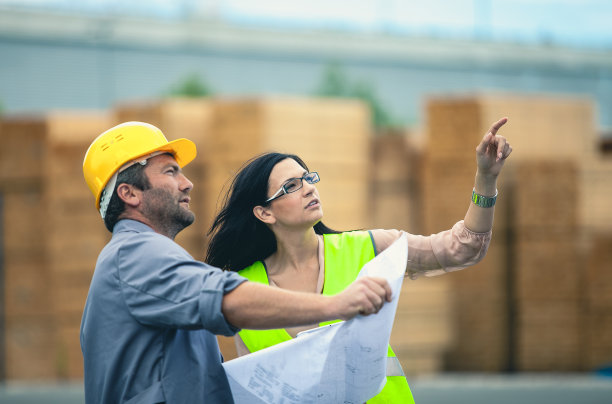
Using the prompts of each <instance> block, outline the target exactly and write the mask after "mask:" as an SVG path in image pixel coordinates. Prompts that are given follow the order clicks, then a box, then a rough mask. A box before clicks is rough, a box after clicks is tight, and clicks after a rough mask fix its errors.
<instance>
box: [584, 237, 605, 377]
mask: <svg viewBox="0 0 612 404" xmlns="http://www.w3.org/2000/svg"><path fill="white" fill-rule="evenodd" d="M590 238H591V240H590V241H591V242H590V243H589V248H588V251H587V259H586V260H585V261H586V276H585V278H586V279H585V282H584V283H585V292H586V299H585V307H584V313H583V315H584V318H585V321H584V331H585V343H584V347H583V348H584V350H585V352H584V353H583V360H584V368H585V370H597V369H601V368H609V367H610V366H611V365H612V270H611V269H612V231H609V230H608V231H607V232H598V233H594V234H592V235H591V237H590Z"/></svg>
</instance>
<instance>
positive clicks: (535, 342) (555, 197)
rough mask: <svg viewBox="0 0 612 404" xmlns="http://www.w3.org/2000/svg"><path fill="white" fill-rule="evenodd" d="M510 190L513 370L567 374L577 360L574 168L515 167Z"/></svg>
mask: <svg viewBox="0 0 612 404" xmlns="http://www.w3.org/2000/svg"><path fill="white" fill-rule="evenodd" d="M513 168H514V174H515V176H516V179H517V181H516V183H515V185H514V187H513V190H512V197H513V204H512V206H513V213H512V216H513V223H514V240H513V243H512V245H511V246H510V248H512V251H513V256H514V262H513V265H512V268H511V272H510V275H511V282H512V289H513V293H512V304H513V312H514V316H513V317H514V318H513V320H514V321H513V325H514V336H515V340H514V341H513V344H514V345H513V349H514V353H515V363H514V365H515V368H516V369H517V370H521V371H571V370H576V369H579V368H580V362H581V356H580V354H581V351H580V349H581V347H582V345H581V342H582V327H581V316H580V309H581V294H582V289H581V285H582V273H581V272H582V271H581V266H580V263H579V257H580V251H579V244H578V241H579V233H578V231H579V228H578V220H577V219H578V167H577V164H576V163H574V162H573V161H572V160H567V159H555V160H549V161H544V160H534V161H528V160H524V161H518V162H516V163H515V164H514V167H513Z"/></svg>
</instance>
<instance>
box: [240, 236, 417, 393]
mask: <svg viewBox="0 0 612 404" xmlns="http://www.w3.org/2000/svg"><path fill="white" fill-rule="evenodd" d="M323 240H324V246H325V247H324V248H325V253H324V254H325V255H324V259H325V280H324V284H323V292H322V293H323V294H324V295H335V294H337V293H339V292H341V291H343V290H344V289H346V287H347V286H348V285H349V284H350V283H351V282H353V281H354V280H355V279H357V274H358V273H359V271H360V269H361V267H363V265H365V264H366V263H367V262H368V261H370V260H371V259H372V258H374V256H375V255H376V251H375V248H374V241H373V239H372V235H371V233H370V232H366V231H350V232H344V233H339V234H325V235H324V236H323ZM239 273H240V275H242V276H244V277H245V278H247V279H249V280H250V281H253V282H258V283H263V284H265V285H268V284H269V280H268V274H267V273H266V269H265V267H264V265H263V263H262V262H261V261H257V262H255V263H254V264H252V265H250V266H248V267H246V268H244V269H243V270H241V271H239ZM338 321H340V320H334V321H327V322H324V323H321V324H320V325H321V326H323V325H326V324H331V323H335V322H338ZM239 334H240V338H242V341H243V342H244V344H245V345H246V347H247V348H248V349H249V351H250V352H255V351H259V350H260V349H264V348H268V347H270V346H272V345H276V344H279V343H281V342H284V341H288V340H290V339H291V335H289V333H288V332H287V330H285V329H284V328H280V329H273V330H248V329H243V330H242V331H240V333H239ZM390 369H393V370H390ZM368 403H375V404H379V403H402V404H414V399H413V397H412V392H411V391H410V387H409V386H408V382H407V381H406V377H405V376H404V373H403V371H402V368H401V366H400V365H399V360H398V359H397V357H396V356H395V353H393V350H392V349H391V346H389V349H388V366H387V383H386V384H385V387H384V388H383V389H382V391H381V392H380V393H379V394H378V395H376V396H375V397H373V398H371V399H370V400H368Z"/></svg>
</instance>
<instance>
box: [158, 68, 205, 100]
mask: <svg viewBox="0 0 612 404" xmlns="http://www.w3.org/2000/svg"><path fill="white" fill-rule="evenodd" d="M212 94H213V92H212V90H211V89H210V87H209V86H208V85H207V84H206V82H205V81H204V80H203V79H202V78H201V77H200V75H198V74H195V73H193V74H190V75H188V76H186V77H184V78H183V79H181V80H180V81H179V82H178V83H177V84H176V85H174V86H172V88H171V89H170V91H168V96H174V97H206V96H210V95H212Z"/></svg>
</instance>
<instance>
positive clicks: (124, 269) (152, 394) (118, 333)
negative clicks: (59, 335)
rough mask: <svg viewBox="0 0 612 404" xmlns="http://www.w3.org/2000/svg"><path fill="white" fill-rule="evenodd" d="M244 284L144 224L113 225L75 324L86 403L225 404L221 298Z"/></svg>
mask: <svg viewBox="0 0 612 404" xmlns="http://www.w3.org/2000/svg"><path fill="white" fill-rule="evenodd" d="M244 281H245V279H244V278H242V277H241V276H239V275H237V274H236V273H234V272H227V271H221V270H220V269H218V268H214V267H211V266H210V265H207V264H205V263H202V262H199V261H196V260H194V259H193V257H191V256H190V255H189V253H187V251H185V250H184V249H183V248H181V247H180V246H179V245H178V244H176V243H175V242H174V241H172V240H171V239H169V238H168V237H165V236H163V235H161V234H158V233H156V232H155V231H153V229H151V228H150V227H149V226H147V225H145V224H143V223H140V222H137V221H134V220H121V221H119V222H118V223H117V224H116V225H115V228H114V231H113V237H112V239H111V241H110V242H109V243H108V244H107V245H106V246H105V247H104V249H103V250H102V252H101V253H100V256H99V257H98V262H97V264H96V269H95V272H94V275H93V278H92V281H91V285H90V289H89V294H88V296H87V302H86V303H85V309H84V312H83V317H82V320H81V349H82V351H83V358H84V366H85V401H86V402H87V403H88V404H93V403H109V404H110V403H112V404H117V403H129V404H134V403H147V404H151V403H160V402H168V403H172V404H180V403H189V404H192V403H231V402H232V397H231V392H230V389H229V385H228V382H227V378H226V376H225V372H224V371H223V367H222V366H221V362H222V358H221V354H220V351H219V346H218V344H217V339H216V337H215V334H221V335H227V336H229V335H233V334H234V333H236V332H237V331H238V329H237V328H236V327H233V326H232V325H231V324H229V323H228V322H227V321H226V320H225V318H224V316H223V314H222V312H221V301H222V298H223V295H224V294H225V293H227V292H229V291H231V290H233V289H234V288H236V287H237V286H238V285H240V284H241V283H242V282H244Z"/></svg>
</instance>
